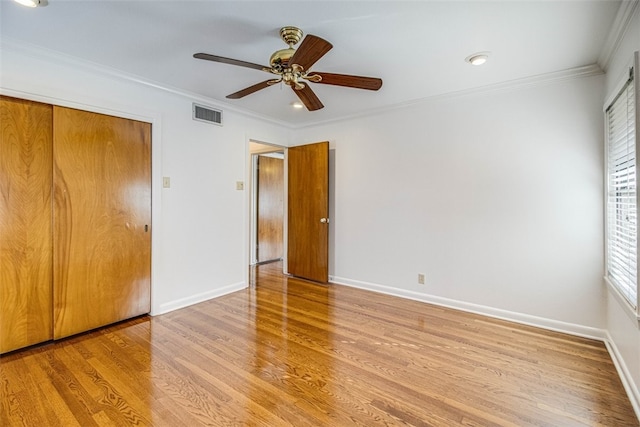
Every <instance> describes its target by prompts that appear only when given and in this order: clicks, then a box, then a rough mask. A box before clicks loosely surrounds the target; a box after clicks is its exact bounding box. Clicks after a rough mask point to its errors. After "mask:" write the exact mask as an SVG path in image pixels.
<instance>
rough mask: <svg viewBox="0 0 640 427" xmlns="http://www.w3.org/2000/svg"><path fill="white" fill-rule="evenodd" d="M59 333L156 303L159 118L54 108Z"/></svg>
mask: <svg viewBox="0 0 640 427" xmlns="http://www.w3.org/2000/svg"><path fill="white" fill-rule="evenodd" d="M53 114H54V137H53V158H54V200H55V202H54V262H53V273H54V297H53V298H54V338H61V337H65V336H69V335H72V334H75V333H78V332H83V331H87V330H90V329H93V328H97V327H99V326H103V325H107V324H110V323H114V322H117V321H120V320H124V319H127V318H130V317H134V316H137V315H140V314H144V313H148V312H149V310H150V283H151V230H150V226H151V125H150V124H148V123H142V122H138V121H134V120H128V119H122V118H117V117H112V116H107V115H102V114H96V113H91V112H86V111H79V110H74V109H69V108H63V107H54V113H53Z"/></svg>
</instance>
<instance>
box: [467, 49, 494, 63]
mask: <svg viewBox="0 0 640 427" xmlns="http://www.w3.org/2000/svg"><path fill="white" fill-rule="evenodd" d="M488 59H489V52H478V53H474V54H473V55H469V56H467V57H466V58H465V59H464V60H465V61H467V62H468V63H469V64H471V65H482V64H484V63H485V62H487V60H488Z"/></svg>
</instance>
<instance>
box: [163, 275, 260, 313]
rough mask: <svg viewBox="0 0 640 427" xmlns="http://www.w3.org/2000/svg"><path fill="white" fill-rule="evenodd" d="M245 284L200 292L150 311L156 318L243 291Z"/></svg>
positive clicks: (235, 284) (240, 283)
mask: <svg viewBox="0 0 640 427" xmlns="http://www.w3.org/2000/svg"><path fill="white" fill-rule="evenodd" d="M246 287H247V284H246V283H245V282H239V283H234V284H231V285H228V286H225V287H222V288H219V289H215V290H212V291H207V292H202V293H199V294H195V295H191V296H189V297H186V298H180V299H177V300H174V301H169V302H166V303H164V304H160V306H159V307H158V309H157V310H152V311H151V315H152V316H158V315H160V314H165V313H169V312H170V311H174V310H178V309H180V308H184V307H188V306H190V305H193V304H198V303H200V302H204V301H208V300H210V299H213V298H218V297H221V296H223V295H227V294H230V293H232V292H236V291H240V290H242V289H245V288H246Z"/></svg>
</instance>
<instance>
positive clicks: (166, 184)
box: [162, 176, 171, 188]
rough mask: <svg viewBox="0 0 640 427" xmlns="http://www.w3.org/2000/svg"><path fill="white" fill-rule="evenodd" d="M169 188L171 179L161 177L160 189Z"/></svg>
mask: <svg viewBox="0 0 640 427" xmlns="http://www.w3.org/2000/svg"><path fill="white" fill-rule="evenodd" d="M169 187H171V178H170V177H168V176H163V177H162V188H169Z"/></svg>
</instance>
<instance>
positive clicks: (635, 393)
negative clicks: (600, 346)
mask: <svg viewBox="0 0 640 427" xmlns="http://www.w3.org/2000/svg"><path fill="white" fill-rule="evenodd" d="M604 343H605V345H606V346H607V350H609V354H610V355H611V360H613V364H614V365H615V367H616V371H618V376H619V377H620V381H622V386H623V387H624V390H625V391H626V392H627V396H629V400H630V401H631V406H633V410H634V412H635V413H636V417H638V420H640V390H638V387H637V386H636V384H635V382H634V381H633V377H632V376H631V373H630V372H629V368H627V364H626V363H624V359H623V358H622V355H621V354H620V351H619V350H618V346H617V345H616V342H615V341H614V340H613V338H612V337H611V336H610V335H609V333H608V332H607V339H606V340H605V342H604Z"/></svg>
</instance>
